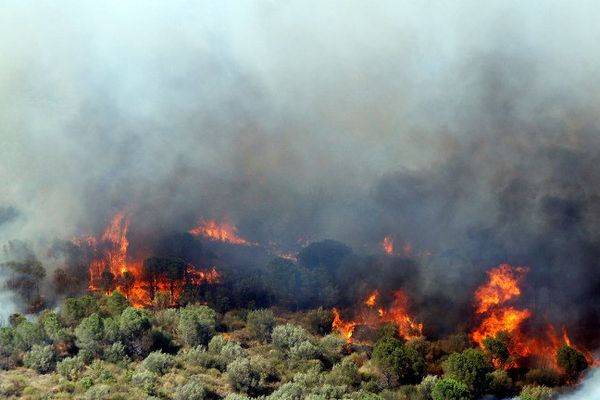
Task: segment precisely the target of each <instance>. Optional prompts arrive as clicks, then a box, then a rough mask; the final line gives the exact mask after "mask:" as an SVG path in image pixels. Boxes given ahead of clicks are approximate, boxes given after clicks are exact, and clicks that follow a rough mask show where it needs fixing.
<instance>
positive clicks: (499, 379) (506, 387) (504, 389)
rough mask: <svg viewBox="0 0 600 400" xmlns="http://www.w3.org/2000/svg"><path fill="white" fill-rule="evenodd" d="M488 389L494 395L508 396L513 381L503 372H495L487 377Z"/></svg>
mask: <svg viewBox="0 0 600 400" xmlns="http://www.w3.org/2000/svg"><path fill="white" fill-rule="evenodd" d="M488 376H489V388H490V391H491V392H492V393H494V394H496V395H499V396H504V395H509V394H510V392H511V390H512V387H513V380H512V379H511V377H510V376H508V374H507V373H506V371H504V370H501V369H499V370H495V371H493V372H491V373H490V374H489V375H488Z"/></svg>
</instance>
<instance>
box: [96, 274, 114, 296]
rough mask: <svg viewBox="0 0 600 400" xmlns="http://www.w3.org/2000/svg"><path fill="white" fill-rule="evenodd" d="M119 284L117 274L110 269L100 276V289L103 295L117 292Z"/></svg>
mask: <svg viewBox="0 0 600 400" xmlns="http://www.w3.org/2000/svg"><path fill="white" fill-rule="evenodd" d="M116 285H117V283H116V281H115V274H113V273H112V272H111V271H110V269H108V268H106V269H105V270H104V271H102V273H101V274H100V280H99V282H98V287H99V288H100V290H101V291H102V292H103V293H110V292H112V291H113V290H115V287H116Z"/></svg>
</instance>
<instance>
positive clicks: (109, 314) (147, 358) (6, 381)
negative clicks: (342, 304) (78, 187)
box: [0, 249, 587, 400]
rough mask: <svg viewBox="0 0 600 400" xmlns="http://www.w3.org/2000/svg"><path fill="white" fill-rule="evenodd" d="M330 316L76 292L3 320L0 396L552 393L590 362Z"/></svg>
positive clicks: (503, 339)
mask: <svg viewBox="0 0 600 400" xmlns="http://www.w3.org/2000/svg"><path fill="white" fill-rule="evenodd" d="M340 250H342V249H340ZM332 256H333V255H332ZM318 261H319V259H318V258H317V259H314V260H311V262H315V263H317V262H318ZM161 268H162V267H161ZM327 324H329V325H330V324H331V315H330V313H329V312H328V311H326V310H324V309H322V308H317V309H314V310H311V311H308V312H297V313H281V314H279V313H276V312H275V311H274V310H273V309H256V310H244V309H238V310H234V311H229V312H228V313H226V314H223V315H222V314H220V313H218V312H217V311H216V310H215V309H213V308H211V307H208V306H206V305H198V304H190V305H187V306H185V307H172V308H156V309H139V308H135V307H132V306H130V305H129V304H128V302H127V299H126V298H125V297H124V296H123V295H122V294H120V293H118V292H113V294H112V295H87V296H82V297H79V298H69V299H66V300H65V302H64V303H63V307H62V308H61V309H60V311H59V312H58V313H55V312H51V311H43V312H41V313H40V314H39V315H38V317H37V319H28V318H25V317H23V316H22V315H19V314H15V315H13V316H12V317H11V318H10V324H9V325H8V326H4V327H1V328H0V368H1V369H2V370H3V371H2V372H0V396H2V398H19V397H27V398H47V399H71V398H75V399H123V398H148V399H177V400H195V399H200V400H203V399H206V400H217V399H227V400H247V399H251V398H260V399H262V400H288V399H292V400H295V399H298V400H300V399H325V400H326V399H345V400H394V399H402V400H474V399H477V398H480V397H481V396H484V395H486V394H491V395H495V396H497V397H498V398H514V397H516V396H518V397H519V398H520V399H521V400H549V399H553V398H555V395H556V389H555V388H557V387H558V386H559V385H561V384H564V383H565V382H567V383H568V382H573V381H574V380H577V379H578V378H579V376H580V374H581V372H582V371H583V370H584V369H585V368H587V362H586V359H585V357H584V355H583V354H581V353H580V352H579V351H577V350H575V349H573V348H571V347H568V346H565V347H563V348H561V349H560V351H558V353H557V355H556V356H557V358H556V365H557V366H558V367H559V369H556V370H555V369H549V368H543V369H540V368H520V369H514V368H510V364H511V362H512V361H511V360H510V358H509V357H508V353H507V351H506V349H507V346H508V343H510V337H508V335H505V334H500V335H497V336H496V337H494V338H488V339H486V341H485V343H484V347H483V348H481V349H479V348H476V346H475V345H474V344H473V343H471V342H470V341H469V340H468V338H466V337H465V336H464V335H455V336H451V337H448V338H445V339H442V340H437V341H436V340H427V339H426V338H416V339H412V340H410V341H406V340H404V339H402V338H400V337H398V336H397V327H395V326H394V325H393V324H392V325H389V326H384V327H382V328H381V329H379V330H378V331H377V332H376V333H374V335H375V336H374V337H375V341H374V343H373V342H364V343H362V342H360V343H358V342H357V343H354V344H348V343H347V342H346V340H345V339H344V338H343V337H341V336H339V335H337V334H336V333H335V332H334V333H330V327H327Z"/></svg>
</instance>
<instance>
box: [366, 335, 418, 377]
mask: <svg viewBox="0 0 600 400" xmlns="http://www.w3.org/2000/svg"><path fill="white" fill-rule="evenodd" d="M372 359H373V361H374V362H375V364H376V365H377V367H378V368H379V370H380V372H381V374H382V375H383V378H384V381H385V383H386V385H388V386H389V387H396V386H398V385H400V384H402V383H418V382H419V381H420V380H421V378H422V377H423V374H424V372H425V361H424V359H423V356H422V355H421V354H419V352H418V351H416V350H415V349H414V348H412V347H409V346H406V345H405V344H403V343H402V342H401V341H400V340H398V339H396V338H392V337H384V338H382V339H380V340H379V341H378V342H377V343H376V344H375V347H374V349H373V355H372Z"/></svg>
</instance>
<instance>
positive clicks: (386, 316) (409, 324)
mask: <svg viewBox="0 0 600 400" xmlns="http://www.w3.org/2000/svg"><path fill="white" fill-rule="evenodd" d="M392 296H393V300H392V301H391V304H390V306H389V309H387V310H386V309H385V308H384V307H383V306H379V307H377V308H376V307H375V306H376V305H379V304H378V303H379V301H380V300H381V295H380V292H379V290H374V291H373V292H371V293H370V294H369V295H368V296H367V298H365V300H364V301H363V302H362V304H363V305H365V306H366V308H365V309H363V310H362V312H359V313H358V319H357V320H356V321H348V322H344V321H343V320H342V319H341V318H340V313H339V311H338V310H337V309H336V308H334V309H332V312H333V316H334V319H333V323H332V325H331V326H332V329H333V330H336V331H338V332H339V333H340V334H342V335H343V336H344V337H345V338H346V340H347V341H348V342H351V341H352V333H353V332H354V328H356V326H357V325H368V326H375V325H381V324H385V323H388V322H393V323H395V324H396V325H398V335H399V336H401V337H403V338H404V339H405V340H411V339H414V338H417V337H420V336H422V335H423V324H421V323H418V322H416V321H415V320H414V319H413V318H412V317H411V316H410V314H409V313H408V296H407V295H406V294H405V293H404V292H403V291H402V290H397V291H395V292H393V293H392Z"/></svg>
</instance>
